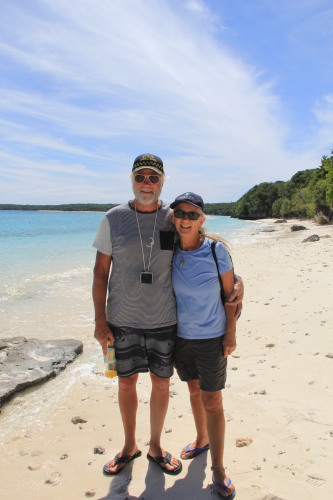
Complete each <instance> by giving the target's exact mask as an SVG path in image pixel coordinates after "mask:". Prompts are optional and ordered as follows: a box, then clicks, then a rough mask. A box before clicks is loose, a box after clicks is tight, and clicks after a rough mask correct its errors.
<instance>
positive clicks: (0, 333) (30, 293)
mask: <svg viewBox="0 0 333 500" xmlns="http://www.w3.org/2000/svg"><path fill="white" fill-rule="evenodd" d="M103 215H104V214H103V213H100V212H53V211H0V316H1V324H0V339H1V338H6V337H12V336H24V337H28V338H40V339H49V338H59V339H60V338H76V339H80V340H81V341H82V342H83V343H84V352H83V354H82V355H81V356H80V357H79V362H77V363H73V365H72V366H71V367H68V368H67V369H66V370H65V371H64V372H63V373H62V374H60V376H58V377H57V379H55V380H53V381H50V382H48V383H47V384H44V385H43V386H41V387H40V388H34V389H31V390H30V391H29V394H28V395H27V394H26V393H23V395H22V397H18V398H17V401H16V404H19V405H20V419H18V418H17V408H16V409H14V410H13V408H15V403H10V404H9V405H6V412H5V414H1V416H0V420H2V424H4V423H5V425H4V427H5V428H6V429H7V431H6V432H9V429H10V432H11V433H12V432H14V431H15V430H16V431H17V432H19V431H20V432H21V431H22V426H25V425H27V423H28V422H29V421H31V422H32V421H33V422H34V425H36V424H37V423H38V422H39V423H40V425H43V422H44V418H43V416H42V413H40V412H41V411H42V408H43V405H45V401H47V404H48V405H50V404H51V403H52V402H53V403H55V404H56V401H57V398H59V397H60V394H61V393H62V392H63V390H64V388H65V387H69V386H70V384H71V382H73V380H74V379H75V377H82V376H89V374H92V375H93V372H94V370H96V366H99V367H100V368H101V369H103V366H102V363H103V359H102V353H101V350H100V346H99V344H98V343H97V342H96V341H95V340H94V338H93V330H94V323H93V318H94V312H93V304H92V300H91V285H92V277H93V266H94V261H95V255H96V251H95V249H94V248H93V247H92V243H93V241H94V238H95V234H96V231H97V228H98V225H99V223H100V221H101V220H102V217H103ZM205 227H206V229H207V231H208V232H213V233H216V234H220V236H222V237H224V238H225V239H226V240H227V241H228V242H229V243H230V244H231V245H238V244H246V243H248V242H249V241H253V239H255V238H256V237H260V228H261V227H262V225H261V224H256V223H253V222H248V221H240V220H238V219H231V218H229V217H221V216H209V217H207V220H206V223H205ZM22 432H23V431H22Z"/></svg>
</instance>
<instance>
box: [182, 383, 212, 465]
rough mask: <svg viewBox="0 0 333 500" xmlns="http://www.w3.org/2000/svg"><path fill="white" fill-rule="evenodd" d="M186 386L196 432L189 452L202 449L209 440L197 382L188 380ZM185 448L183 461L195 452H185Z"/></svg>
mask: <svg viewBox="0 0 333 500" xmlns="http://www.w3.org/2000/svg"><path fill="white" fill-rule="evenodd" d="M187 386H188V389H189V392H190V402H191V408H192V414H193V418H194V423H195V428H196V431H197V437H196V440H195V441H193V442H192V443H190V444H189V449H190V450H191V449H194V448H203V447H204V446H206V445H207V444H208V441H209V440H208V434H207V421H206V412H205V408H204V406H203V404H202V400H201V391H200V386H199V380H197V379H196V380H190V381H189V382H187ZM185 448H186V447H184V448H183V449H182V452H181V457H182V458H183V459H188V458H191V457H192V456H193V455H194V454H195V451H188V452H186V450H185Z"/></svg>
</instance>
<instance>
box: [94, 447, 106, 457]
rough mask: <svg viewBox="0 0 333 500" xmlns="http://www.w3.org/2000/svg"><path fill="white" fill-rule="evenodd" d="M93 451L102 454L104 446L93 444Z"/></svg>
mask: <svg viewBox="0 0 333 500" xmlns="http://www.w3.org/2000/svg"><path fill="white" fill-rule="evenodd" d="M94 453H95V455H103V454H104V453H105V448H103V446H100V445H98V446H95V448H94Z"/></svg>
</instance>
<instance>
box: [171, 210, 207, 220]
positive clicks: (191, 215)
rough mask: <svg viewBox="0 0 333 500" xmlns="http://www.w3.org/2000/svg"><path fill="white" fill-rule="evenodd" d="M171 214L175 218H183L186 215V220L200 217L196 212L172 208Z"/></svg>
mask: <svg viewBox="0 0 333 500" xmlns="http://www.w3.org/2000/svg"><path fill="white" fill-rule="evenodd" d="M173 215H174V216H175V217H176V219H185V217H186V216H187V218H188V220H198V219H199V217H201V214H198V212H184V210H174V212H173Z"/></svg>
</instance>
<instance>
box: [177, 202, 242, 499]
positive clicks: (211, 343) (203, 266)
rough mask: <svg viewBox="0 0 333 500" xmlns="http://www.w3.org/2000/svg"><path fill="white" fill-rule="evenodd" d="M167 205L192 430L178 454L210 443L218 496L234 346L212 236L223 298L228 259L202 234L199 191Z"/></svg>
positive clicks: (224, 492)
mask: <svg viewBox="0 0 333 500" xmlns="http://www.w3.org/2000/svg"><path fill="white" fill-rule="evenodd" d="M170 207H171V208H172V209H174V211H173V222H174V225H175V228H176V231H177V233H178V235H179V245H178V247H177V249H176V251H175V254H174V258H173V268H172V282H173V288H174V292H175V296H176V300H177V318H178V320H177V323H178V326H177V341H176V350H175V365H176V368H177V372H178V375H179V377H180V379H181V380H183V381H186V382H187V384H188V387H189V391H190V400H191V406H192V411H193V416H194V421H195V426H196V430H197V438H196V440H195V442H194V443H190V444H189V445H187V446H186V447H185V448H184V449H183V451H182V454H181V458H183V459H192V458H194V457H195V456H197V455H199V454H200V453H201V452H203V451H205V450H208V449H209V448H210V453H211V460H212V467H211V470H212V471H213V483H214V487H215V489H216V491H217V493H218V494H219V495H220V496H221V497H223V498H234V496H235V494H236V491H235V487H234V485H233V484H232V483H231V480H230V479H229V478H227V476H226V474H225V469H224V465H223V450H224V434H225V419H224V412H223V406H222V393H221V390H222V389H224V387H225V381H226V367H227V356H228V355H229V354H231V353H232V352H233V351H234V350H235V348H236V307H237V306H233V305H228V307H224V306H223V304H222V300H221V287H220V283H219V279H218V271H217V267H216V263H215V262H214V258H213V254H212V243H213V239H215V240H217V241H216V243H215V252H216V257H217V262H218V269H219V274H220V275H221V279H222V283H223V289H224V293H225V297H226V299H228V296H229V295H230V294H231V292H232V290H233V286H234V275H233V268H232V262H231V259H230V257H229V254H228V251H227V249H226V247H225V245H224V244H223V243H222V242H221V240H219V239H218V238H216V237H213V239H212V238H211V237H207V236H205V234H204V231H203V229H202V225H203V223H204V221H205V216H204V213H203V208H204V203H203V200H202V198H201V196H199V195H197V194H194V193H184V194H182V195H180V196H178V197H177V198H176V199H175V201H174V202H173V203H171V205H170Z"/></svg>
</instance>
